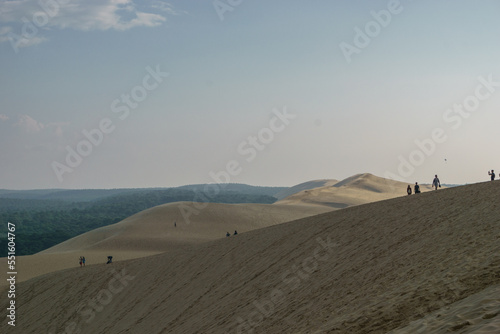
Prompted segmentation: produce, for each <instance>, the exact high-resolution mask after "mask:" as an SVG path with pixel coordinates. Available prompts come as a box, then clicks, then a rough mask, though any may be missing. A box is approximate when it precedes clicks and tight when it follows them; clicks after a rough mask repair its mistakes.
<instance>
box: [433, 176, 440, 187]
mask: <svg viewBox="0 0 500 334" xmlns="http://www.w3.org/2000/svg"><path fill="white" fill-rule="evenodd" d="M432 186H433V187H434V188H436V189H435V190H437V189H438V186H439V188H441V182H440V181H439V179H438V176H437V175H434V180H433V181H432Z"/></svg>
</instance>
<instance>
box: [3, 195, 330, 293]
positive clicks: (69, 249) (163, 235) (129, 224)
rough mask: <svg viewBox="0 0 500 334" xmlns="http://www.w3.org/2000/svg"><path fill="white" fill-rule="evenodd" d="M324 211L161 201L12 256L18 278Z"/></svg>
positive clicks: (129, 256) (161, 249) (165, 248)
mask: <svg viewBox="0 0 500 334" xmlns="http://www.w3.org/2000/svg"><path fill="white" fill-rule="evenodd" d="M328 210H329V209H328V208H323V209H321V208H315V207H311V208H304V207H303V206H300V207H296V206H289V205H287V206H284V205H266V204H214V203H191V202H177V203H169V204H165V205H160V206H157V207H154V208H151V209H148V210H145V211H142V212H140V213H137V214H135V215H133V216H131V217H129V218H127V219H125V220H123V221H121V222H119V223H117V224H113V225H109V226H105V227H101V228H98V229H95V230H93V231H89V232H87V233H84V234H82V235H79V236H76V237H74V238H72V239H69V240H66V241H64V242H62V243H60V244H58V245H56V246H54V247H51V248H49V249H47V250H45V251H42V252H40V253H38V254H34V255H30V256H19V257H17V267H18V272H19V275H18V281H25V280H27V279H30V278H32V277H36V276H39V275H42V274H46V273H49V272H53V271H58V270H62V269H66V268H73V267H76V266H78V259H79V258H80V256H82V255H83V256H85V258H86V262H87V265H92V264H97V263H105V262H106V261H107V256H108V255H111V256H113V261H121V260H126V259H135V258H140V257H144V256H149V255H154V254H159V253H163V252H166V251H171V250H175V249H182V248H184V247H189V246H191V245H196V244H200V243H203V242H207V241H210V240H216V239H221V238H225V235H226V232H230V233H231V234H233V233H234V231H235V230H236V231H238V233H244V232H248V231H251V230H254V229H259V228H263V227H267V226H271V225H275V224H280V223H283V222H287V221H291V220H294V219H297V218H302V217H308V216H312V215H316V214H318V213H323V212H326V211H328ZM185 217H187V219H186V218H185ZM174 222H176V225H177V227H174ZM0 266H4V267H6V266H7V265H6V258H1V259H0ZM0 285H6V281H4V280H2V282H1V283H0Z"/></svg>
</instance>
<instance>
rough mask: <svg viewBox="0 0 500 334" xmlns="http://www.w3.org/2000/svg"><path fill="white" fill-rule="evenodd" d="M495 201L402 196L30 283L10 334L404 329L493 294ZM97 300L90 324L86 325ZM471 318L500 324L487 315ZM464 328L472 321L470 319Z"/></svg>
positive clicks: (486, 190) (483, 193)
mask: <svg viewBox="0 0 500 334" xmlns="http://www.w3.org/2000/svg"><path fill="white" fill-rule="evenodd" d="M499 192H500V182H485V183H481V184H475V185H468V186H462V187H456V188H450V189H443V190H439V191H434V192H428V193H423V194H420V195H418V196H416V195H415V196H404V197H400V198H395V199H390V200H384V201H381V202H376V203H370V204H364V205H358V206H353V207H349V208H346V209H344V210H339V211H333V212H327V213H323V214H320V215H316V216H312V217H308V218H302V219H299V220H296V221H292V222H288V223H285V224H280V225H274V226H269V227H266V228H262V229H258V230H253V231H249V232H247V233H243V234H240V235H238V236H236V237H231V238H224V239H221V240H214V241H209V242H206V243H203V244H199V245H191V246H189V247H188V248H185V249H178V250H173V251H170V252H167V253H164V254H159V255H155V256H152V257H147V258H143V259H135V260H129V261H123V262H119V263H116V264H113V265H112V266H110V265H108V266H107V265H94V266H89V267H87V268H83V269H81V268H74V269H67V270H64V271H60V272H56V273H50V274H47V275H44V276H40V277H36V278H33V279H31V280H29V281H26V282H22V283H20V284H19V285H18V290H19V297H18V302H19V305H21V306H20V307H19V309H18V316H19V319H23V320H22V321H21V320H19V321H20V322H19V324H20V325H19V327H16V328H15V331H14V332H17V333H39V332H40V331H44V332H46V331H50V330H52V331H53V332H55V333H60V332H62V331H63V330H64V329H65V328H67V326H69V325H72V326H74V328H78V329H81V330H82V332H84V333H278V332H287V333H386V332H388V331H390V330H395V329H397V328H405V326H409V325H410V323H411V322H412V321H418V320H419V319H422V318H424V317H425V316H426V315H429V314H431V313H432V312H434V311H437V310H440V309H442V308H444V307H447V306H449V305H452V304H454V303H456V302H459V301H460V300H465V298H467V297H470V296H473V295H474V294H476V293H480V292H481V291H485V293H486V292H487V291H488V290H486V289H488V288H490V287H491V288H493V287H494V286H495V285H498V284H500V255H499V254H500V253H499V252H498V251H499V250H500V243H499V239H500V224H498V217H499V216H500V206H499V205H498V204H497V203H496V200H495V199H496V198H497V197H498V196H497V195H498V193H499ZM111 267H112V268H113V270H114V271H112V270H111ZM123 271H124V272H123ZM117 272H118V273H124V275H126V277H127V279H125V280H124V281H125V282H126V285H124V286H123V291H119V292H116V293H113V294H111V296H110V297H109V298H107V299H106V298H104V297H103V296H104V295H103V292H102V291H105V290H107V289H109V288H108V287H109V286H110V284H111V283H110V282H111V280H112V279H113V275H116V273H117ZM99 300H100V301H101V303H103V304H99V305H100V308H99V310H97V309H94V311H93V314H92V317H89V316H87V315H85V314H82V310H85V311H87V312H89V311H88V307H89V306H86V305H89V304H88V303H90V302H98V301H99ZM104 301H106V304H104ZM99 305H98V306H99ZM0 306H1V307H5V306H6V304H5V302H4V301H2V303H1V305H0ZM40 310H43V312H40ZM477 310H478V312H480V311H481V310H480V309H479V308H478V309H477ZM472 313H474V312H472ZM464 314H465V313H464ZM470 316H471V318H470V321H475V320H474V319H476V320H477V319H478V318H481V319H483V320H484V323H483V325H485V326H496V323H498V314H495V313H494V312H493V313H492V311H491V309H489V310H487V312H485V313H484V314H483V315H480V314H473V315H472V314H471V315H470ZM472 317H473V318H472ZM483 317H484V318H483ZM461 320H463V321H469V320H468V319H467V314H466V316H465V318H464V319H461ZM442 321H443V322H444V324H445V325H446V326H449V328H452V327H453V328H456V327H454V326H456V325H457V324H456V319H455V318H453V317H451V316H450V317H448V316H447V315H446V314H444V313H443V319H442ZM21 324H22V325H21ZM458 325H460V324H458ZM493 328H498V327H493ZM423 332H425V330H424V331H423Z"/></svg>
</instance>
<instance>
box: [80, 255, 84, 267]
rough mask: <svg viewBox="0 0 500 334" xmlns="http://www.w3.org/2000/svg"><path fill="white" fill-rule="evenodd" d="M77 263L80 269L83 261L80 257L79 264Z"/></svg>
mask: <svg viewBox="0 0 500 334" xmlns="http://www.w3.org/2000/svg"><path fill="white" fill-rule="evenodd" d="M79 263H80V267H81V266H82V263H83V259H82V257H81V256H80V262H79Z"/></svg>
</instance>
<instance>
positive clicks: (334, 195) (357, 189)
mask: <svg viewBox="0 0 500 334" xmlns="http://www.w3.org/2000/svg"><path fill="white" fill-rule="evenodd" d="M316 184H319V183H316ZM408 185H409V184H408V183H405V182H400V181H394V180H389V179H385V178H381V177H378V176H375V175H373V174H370V173H364V174H356V175H353V176H351V177H348V178H346V179H344V180H342V181H338V182H328V183H327V182H324V183H323V185H321V186H319V187H315V188H308V189H304V190H300V191H298V192H296V193H294V194H292V195H290V196H288V197H286V198H283V199H281V200H279V201H278V202H276V203H278V204H288V205H318V206H327V207H330V208H332V209H343V208H347V207H349V206H352V205H360V204H365V203H371V202H376V201H382V200H386V199H390V198H395V197H399V196H405V195H407V193H406V187H408ZM413 186H414V185H413V184H411V187H412V190H413ZM420 190H421V191H422V192H426V191H431V190H432V188H431V187H430V186H429V185H420Z"/></svg>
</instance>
